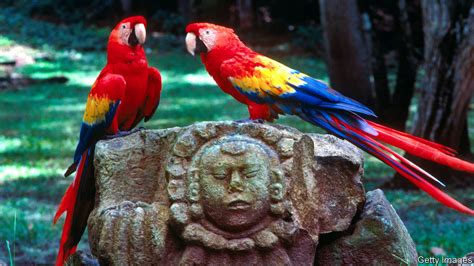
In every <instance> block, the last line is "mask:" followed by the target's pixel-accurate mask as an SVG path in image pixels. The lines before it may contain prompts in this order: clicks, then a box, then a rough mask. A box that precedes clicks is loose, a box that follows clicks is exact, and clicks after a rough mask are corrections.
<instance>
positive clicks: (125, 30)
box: [120, 22, 132, 45]
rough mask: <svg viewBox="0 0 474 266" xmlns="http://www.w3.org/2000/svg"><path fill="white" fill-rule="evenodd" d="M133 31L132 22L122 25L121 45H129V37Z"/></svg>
mask: <svg viewBox="0 0 474 266" xmlns="http://www.w3.org/2000/svg"><path fill="white" fill-rule="evenodd" d="M130 33H132V29H131V28H130V22H127V23H123V24H121V25H120V43H121V44H125V45H128V37H130Z"/></svg>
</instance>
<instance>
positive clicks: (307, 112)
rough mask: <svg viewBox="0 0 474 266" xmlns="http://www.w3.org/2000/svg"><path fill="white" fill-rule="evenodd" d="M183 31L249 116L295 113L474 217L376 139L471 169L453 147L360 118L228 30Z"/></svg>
mask: <svg viewBox="0 0 474 266" xmlns="http://www.w3.org/2000/svg"><path fill="white" fill-rule="evenodd" d="M186 32H187V35H186V46H187V50H188V51H189V53H191V54H192V55H193V56H194V55H195V54H200V55H201V60H202V62H203V64H204V66H205V67H206V69H207V71H208V72H209V74H210V75H211V76H212V77H213V78H214V80H215V81H216V83H217V85H218V86H219V87H220V88H221V89H222V90H223V91H224V92H226V93H228V94H230V95H232V96H233V97H234V98H235V99H236V100H238V101H239V102H241V103H244V104H246V105H247V106H248V110H249V113H250V119H263V120H267V121H271V120H273V119H274V118H277V117H278V115H279V114H289V115H296V116H298V117H300V118H301V119H303V120H305V121H307V122H309V123H311V124H313V125H316V126H320V127H322V128H323V129H325V130H326V131H328V132H330V133H332V134H334V135H336V136H338V137H340V138H342V139H346V140H348V141H350V142H351V143H353V144H354V145H356V146H358V147H359V148H361V149H363V150H364V151H366V152H368V153H370V154H372V155H373V156H375V157H377V158H378V159H380V160H381V161H383V162H384V163H386V164H387V165H389V166H390V167H392V168H393V169H395V170H396V171H397V172H398V173H400V174H401V175H402V176H404V177H406V178H407V179H408V180H409V181H411V182H412V183H414V184H415V185H416V186H418V187H419V188H421V189H422V190H424V191H425V192H426V193H428V194H429V195H431V196H432V197H433V198H435V199H436V200H438V201H439V202H441V203H443V204H444V205H446V206H448V207H450V208H453V209H455V210H458V211H460V212H463V213H466V214H470V215H474V211H473V210H471V209H470V208H468V207H466V206H464V205H463V204H461V203H460V202H458V201H456V200H455V199H453V198H451V197H450V196H449V195H447V194H445V193H444V192H442V191H441V190H439V189H438V188H437V187H435V186H434V185H432V184H431V183H429V182H428V181H427V180H426V178H430V179H432V180H434V181H436V182H438V183H441V182H440V181H438V180H437V179H436V178H434V177H433V176H432V175H430V174H429V173H427V172H426V171H424V170H423V169H421V168H420V167H418V166H417V165H415V164H414V163H412V162H410V161H409V160H407V159H405V158H404V157H402V156H401V155H399V154H397V153H396V152H394V151H393V150H391V149H389V148H388V147H386V146H384V145H383V144H382V143H381V142H385V143H387V144H391V145H393V146H396V147H399V148H401V149H403V150H405V151H406V152H408V153H411V154H413V155H416V156H419V157H421V158H424V159H428V160H432V161H434V162H437V163H440V164H444V165H447V166H449V167H451V168H454V169H457V170H461V171H466V172H471V173H473V172H474V164H472V163H469V162H466V161H462V160H460V159H458V158H456V157H454V154H455V151H454V150H452V149H451V148H448V147H445V146H442V145H440V144H437V143H434V142H431V141H428V140H425V139H421V138H418V137H415V136H411V135H409V134H406V133H403V132H400V131H396V130H394V129H391V128H388V127H384V126H382V125H379V124H376V123H374V122H372V121H369V120H366V119H364V118H362V117H361V116H362V115H364V116H368V117H371V116H372V117H375V114H374V113H373V112H372V111H371V110H370V109H369V108H367V107H366V106H364V105H362V104H361V103H359V102H357V101H355V100H352V99H350V98H348V97H345V96H343V95H342V94H340V93H338V92H337V91H335V90H333V89H331V88H330V87H329V86H328V85H327V84H326V83H324V82H322V81H320V80H317V79H314V78H312V77H310V76H308V75H306V74H303V73H301V72H299V71H297V70H294V69H291V68H289V67H287V66H285V65H283V64H281V63H279V62H277V61H275V60H272V59H270V58H268V57H265V56H263V55H261V54H258V53H256V52H254V51H253V50H251V49H250V48H249V47H247V46H246V45H245V44H244V43H242V42H241V41H240V40H239V38H238V36H237V35H236V34H235V33H234V31H233V30H232V29H230V28H226V27H223V26H219V25H214V24H210V23H193V24H189V25H188V26H187V27H186ZM441 184H442V183H441Z"/></svg>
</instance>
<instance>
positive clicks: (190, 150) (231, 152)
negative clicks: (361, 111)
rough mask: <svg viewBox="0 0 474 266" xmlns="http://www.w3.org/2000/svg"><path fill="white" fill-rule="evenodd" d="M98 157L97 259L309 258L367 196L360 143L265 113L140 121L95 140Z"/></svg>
mask: <svg viewBox="0 0 474 266" xmlns="http://www.w3.org/2000/svg"><path fill="white" fill-rule="evenodd" d="M95 166H96V187H97V197H96V198H97V202H96V206H95V209H94V211H93V212H92V213H91V216H90V217H89V242H90V246H91V251H92V253H93V254H94V255H95V256H96V257H97V258H98V260H99V262H100V263H101V264H114V265H313V263H314V262H315V254H316V251H317V247H318V243H319V239H320V236H321V235H323V234H326V233H333V232H342V231H345V230H348V228H349V227H350V226H351V224H353V223H354V221H353V219H354V217H355V216H356V213H357V212H360V211H362V209H363V207H364V202H365V192H364V189H363V186H362V183H361V177H362V174H363V170H362V169H363V168H362V157H361V154H360V153H359V151H358V150H357V149H356V148H355V147H354V146H352V145H351V144H349V143H347V142H345V141H342V140H339V139H337V138H335V137H332V136H328V135H317V134H303V133H301V132H299V131H296V130H294V129H292V128H289V127H282V126H274V125H268V124H255V123H233V122H204V123H197V124H194V125H191V126H189V127H185V128H172V129H165V130H156V131H141V132H138V133H136V134H132V135H130V136H127V137H124V138H118V139H113V140H109V141H102V142H99V143H98V144H97V148H96V161H95ZM397 222H398V221H397ZM401 226H403V224H402V225H401ZM408 238H409V236H408ZM404 244H406V243H402V245H404ZM409 248H411V246H410V247H409ZM325 250H331V249H330V247H329V248H326V249H325ZM397 250H398V249H397ZM400 250H404V249H400ZM325 254H326V253H325ZM415 254H416V253H415ZM398 255H399V256H401V257H406V256H405V254H398Z"/></svg>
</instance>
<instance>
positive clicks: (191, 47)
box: [186, 32, 208, 56]
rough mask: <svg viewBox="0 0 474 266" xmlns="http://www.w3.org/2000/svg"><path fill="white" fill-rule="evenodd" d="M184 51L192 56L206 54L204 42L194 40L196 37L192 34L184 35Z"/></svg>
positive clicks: (197, 39)
mask: <svg viewBox="0 0 474 266" xmlns="http://www.w3.org/2000/svg"><path fill="white" fill-rule="evenodd" d="M186 49H187V50H188V52H189V53H190V54H191V55H192V56H195V55H196V54H200V53H207V52H208V49H207V47H206V45H205V44H204V42H203V41H201V39H199V38H196V35H195V34H194V33H192V32H189V33H188V34H186Z"/></svg>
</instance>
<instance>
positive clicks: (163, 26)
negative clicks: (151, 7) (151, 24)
mask: <svg viewBox="0 0 474 266" xmlns="http://www.w3.org/2000/svg"><path fill="white" fill-rule="evenodd" d="M150 19H151V20H154V21H158V22H159V25H158V28H157V30H160V31H163V32H166V33H171V34H175V35H182V34H183V33H184V29H185V28H186V25H187V23H188V21H187V20H186V19H185V18H184V17H183V16H180V15H178V14H176V13H171V12H168V11H164V10H158V11H156V12H155V14H153V16H152V17H151V18H150Z"/></svg>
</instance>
